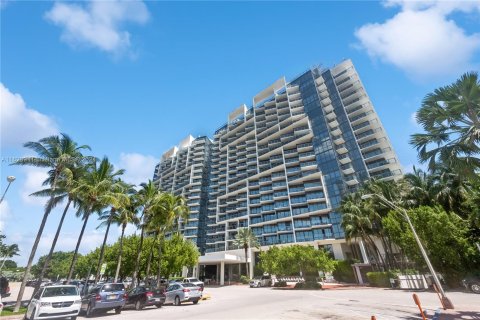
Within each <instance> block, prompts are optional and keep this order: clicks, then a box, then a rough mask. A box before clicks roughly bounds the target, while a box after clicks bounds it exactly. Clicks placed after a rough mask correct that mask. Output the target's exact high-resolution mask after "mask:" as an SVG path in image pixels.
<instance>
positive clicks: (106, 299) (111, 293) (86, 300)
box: [81, 283, 126, 317]
mask: <svg viewBox="0 0 480 320" xmlns="http://www.w3.org/2000/svg"><path fill="white" fill-rule="evenodd" d="M125 298H126V292H125V286H124V285H123V283H104V284H100V285H94V286H91V287H90V288H89V289H88V291H87V293H86V294H85V295H84V296H83V297H82V306H81V310H82V311H85V315H86V316H87V317H91V316H92V315H93V314H94V313H97V312H107V311H109V310H115V313H116V314H119V313H121V312H122V307H123V306H124V305H125Z"/></svg>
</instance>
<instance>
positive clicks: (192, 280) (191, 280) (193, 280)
mask: <svg viewBox="0 0 480 320" xmlns="http://www.w3.org/2000/svg"><path fill="white" fill-rule="evenodd" d="M182 282H183V283H193V284H194V285H196V286H198V287H200V288H204V287H205V284H204V283H203V281H200V280H198V279H197V278H184V279H183V281H182Z"/></svg>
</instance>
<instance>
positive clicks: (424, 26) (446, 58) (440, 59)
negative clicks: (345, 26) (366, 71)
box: [355, 0, 480, 80]
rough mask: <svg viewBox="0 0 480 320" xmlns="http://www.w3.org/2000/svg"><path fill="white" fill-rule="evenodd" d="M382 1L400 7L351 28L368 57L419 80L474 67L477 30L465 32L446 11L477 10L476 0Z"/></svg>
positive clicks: (478, 46)
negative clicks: (385, 17) (377, 19)
mask: <svg viewBox="0 0 480 320" xmlns="http://www.w3.org/2000/svg"><path fill="white" fill-rule="evenodd" d="M385 5H386V6H389V7H392V6H400V7H401V11H400V12H399V13H397V14H396V15H395V16H394V17H393V18H391V19H388V20H387V21H385V22H384V23H370V24H366V25H363V26H362V27H360V28H359V29H357V30H356V31H355V36H356V37H357V38H358V40H359V41H360V47H361V48H362V49H364V50H366V51H367V53H368V55H369V56H370V57H372V58H378V59H380V60H381V61H383V62H385V63H390V64H393V65H395V66H396V67H398V68H400V69H402V70H404V71H405V72H406V73H407V74H408V75H409V76H411V77H413V78H416V79H420V80H424V79H427V78H433V77H437V76H448V75H459V74H460V73H461V72H463V71H467V70H468V69H469V68H473V67H474V66H473V64H474V63H475V61H473V58H474V55H475V52H476V51H478V50H479V49H480V33H473V34H467V33H466V31H465V30H464V29H462V28H461V27H460V26H458V25H457V24H456V22H455V21H454V20H453V19H451V18H450V17H449V15H450V14H451V13H453V12H454V11H457V12H464V13H467V12H476V11H478V12H480V1H452V2H446V1H415V2H413V1H406V0H390V1H387V2H385ZM477 62H478V61H477Z"/></svg>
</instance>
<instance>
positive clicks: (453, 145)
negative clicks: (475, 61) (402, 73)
mask: <svg viewBox="0 0 480 320" xmlns="http://www.w3.org/2000/svg"><path fill="white" fill-rule="evenodd" d="M417 122H418V123H419V124H421V125H422V127H423V129H424V131H425V133H417V134H414V135H412V138H411V140H410V143H411V144H412V145H413V146H415V148H416V149H417V151H418V157H419V160H420V162H422V163H425V162H428V167H429V169H430V170H434V169H435V167H436V166H437V164H438V162H441V163H443V164H446V165H447V166H449V167H450V168H453V169H454V171H456V172H457V173H460V174H463V175H468V176H470V177H475V178H478V176H477V175H476V174H475V171H478V170H479V169H480V158H479V155H480V80H479V79H478V73H477V72H470V73H466V74H464V75H462V76H461V77H460V79H458V80H457V81H456V82H455V83H453V84H451V85H448V86H445V87H441V88H439V89H436V90H435V91H434V92H433V93H430V94H428V95H427V96H426V97H425V98H424V99H423V102H422V106H421V108H420V109H419V111H418V112H417ZM430 146H432V147H430Z"/></svg>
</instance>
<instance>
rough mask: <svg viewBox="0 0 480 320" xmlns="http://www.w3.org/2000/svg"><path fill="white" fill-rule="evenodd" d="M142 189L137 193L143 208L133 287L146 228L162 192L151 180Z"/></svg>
mask: <svg viewBox="0 0 480 320" xmlns="http://www.w3.org/2000/svg"><path fill="white" fill-rule="evenodd" d="M140 186H141V189H140V190H139V191H138V192H137V202H138V204H139V206H140V207H141V208H142V215H141V219H142V221H141V223H140V229H141V231H140V243H139V245H138V248H137V258H136V261H135V269H134V271H133V277H132V278H133V279H132V286H134V287H135V286H136V284H137V282H138V281H137V280H138V279H137V278H138V274H139V269H140V258H141V253H142V248H143V238H144V236H145V228H146V227H147V226H148V221H149V219H150V216H149V215H150V213H151V211H152V210H154V209H155V208H158V206H159V201H160V191H159V190H158V188H157V187H156V186H155V184H154V183H153V181H152V180H149V181H148V182H147V183H142V184H141V185H140Z"/></svg>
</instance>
